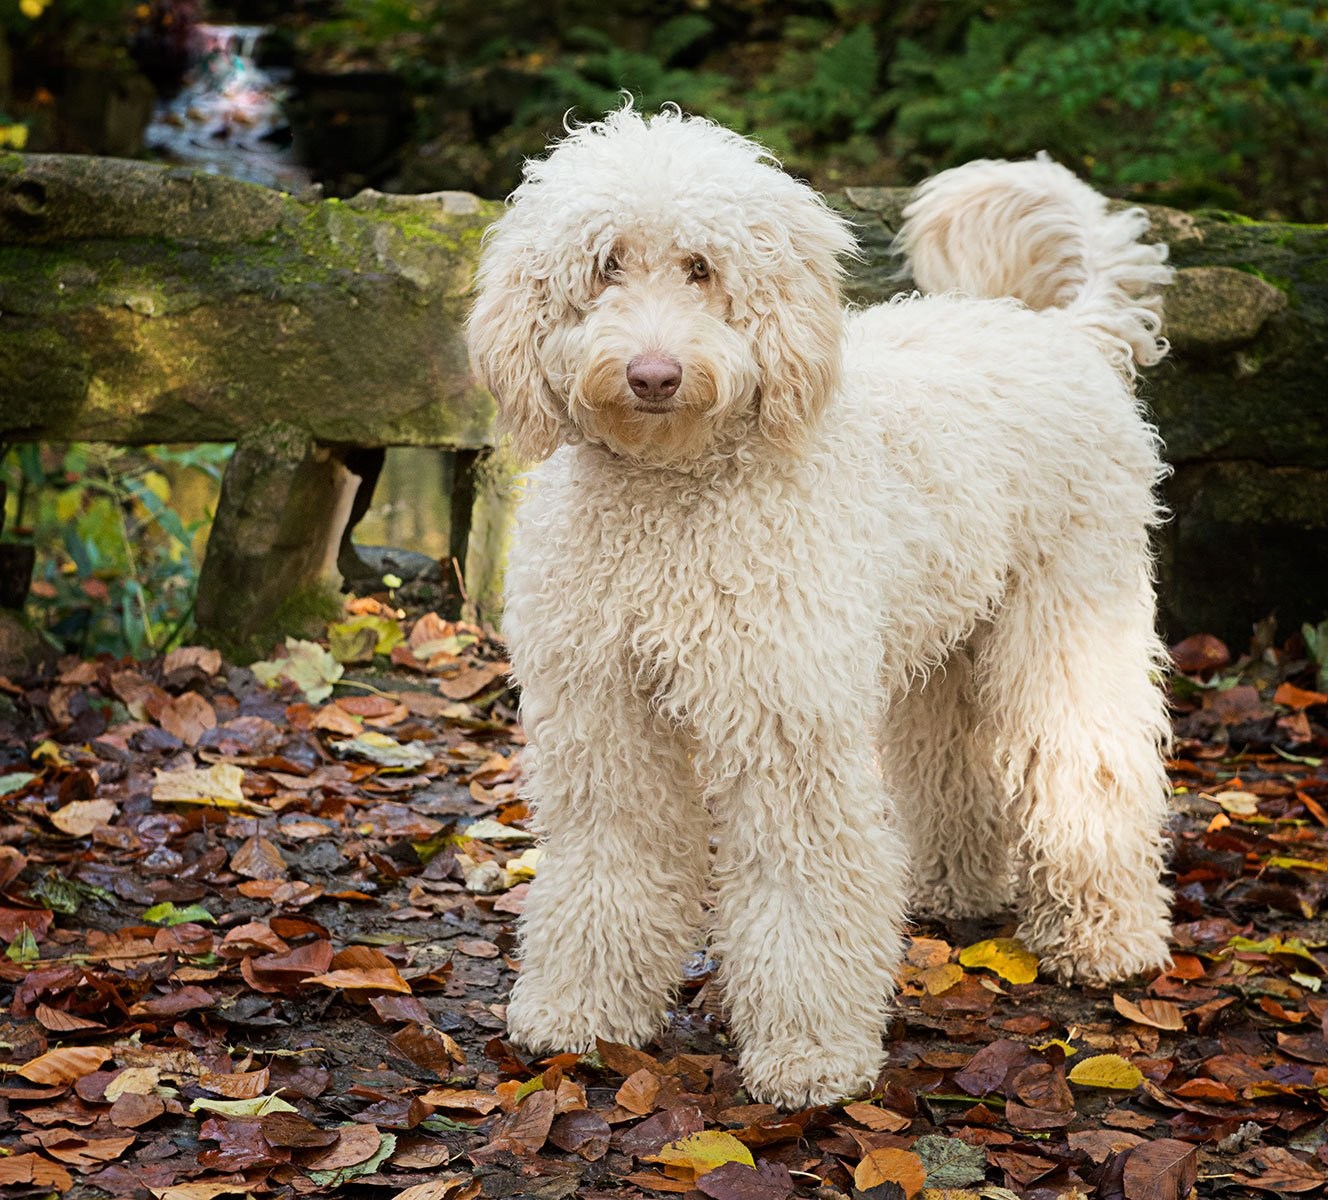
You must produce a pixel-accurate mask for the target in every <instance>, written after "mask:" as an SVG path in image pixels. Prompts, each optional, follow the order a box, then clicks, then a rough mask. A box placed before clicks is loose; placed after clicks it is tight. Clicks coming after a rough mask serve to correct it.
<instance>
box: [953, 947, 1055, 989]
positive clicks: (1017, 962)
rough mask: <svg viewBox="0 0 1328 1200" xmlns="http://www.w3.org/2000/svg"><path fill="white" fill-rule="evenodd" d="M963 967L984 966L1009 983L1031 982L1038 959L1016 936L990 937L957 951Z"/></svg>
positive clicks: (1034, 977) (1034, 975) (1035, 972)
mask: <svg viewBox="0 0 1328 1200" xmlns="http://www.w3.org/2000/svg"><path fill="white" fill-rule="evenodd" d="M959 962H960V965H961V966H965V967H985V968H986V969H987V970H989V971H994V972H995V973H996V974H997V975H999V976H1000V977H1001V978H1002V979H1004V980H1007V981H1008V982H1010V983H1032V982H1033V981H1034V980H1035V979H1036V978H1037V972H1038V960H1037V956H1036V955H1035V954H1033V953H1031V952H1030V951H1029V950H1028V949H1027V948H1026V947H1025V946H1024V944H1023V943H1022V942H1021V941H1019V940H1018V939H1017V938H990V939H988V940H987V941H985V942H975V943H974V944H973V945H972V946H966V947H965V948H964V949H963V950H961V951H960V952H959Z"/></svg>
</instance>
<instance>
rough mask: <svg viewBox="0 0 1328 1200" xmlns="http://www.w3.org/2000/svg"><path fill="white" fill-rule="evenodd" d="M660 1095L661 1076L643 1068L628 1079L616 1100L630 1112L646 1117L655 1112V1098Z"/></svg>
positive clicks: (619, 1090)
mask: <svg viewBox="0 0 1328 1200" xmlns="http://www.w3.org/2000/svg"><path fill="white" fill-rule="evenodd" d="M658 1095H659V1076H658V1075H656V1074H655V1073H654V1071H647V1070H646V1069H645V1068H644V1067H643V1068H642V1069H641V1070H639V1071H634V1072H633V1073H632V1074H631V1075H629V1076H628V1077H627V1079H626V1080H625V1081H624V1083H623V1085H622V1087H620V1088H619V1089H618V1094H617V1096H616V1097H615V1098H616V1099H617V1101H618V1103H619V1104H621V1105H622V1106H623V1108H625V1109H626V1110H627V1111H628V1112H634V1113H636V1115H637V1116H639V1117H646V1116H649V1115H650V1114H651V1113H652V1112H654V1111H655V1097H656V1096H658Z"/></svg>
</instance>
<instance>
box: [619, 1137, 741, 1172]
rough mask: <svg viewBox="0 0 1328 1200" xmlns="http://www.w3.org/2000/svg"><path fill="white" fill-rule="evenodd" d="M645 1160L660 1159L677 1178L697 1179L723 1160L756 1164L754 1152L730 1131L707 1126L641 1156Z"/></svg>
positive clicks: (654, 1160)
mask: <svg viewBox="0 0 1328 1200" xmlns="http://www.w3.org/2000/svg"><path fill="white" fill-rule="evenodd" d="M641 1161H642V1162H653V1163H660V1164H661V1165H662V1166H663V1167H664V1168H665V1169H666V1170H667V1171H668V1173H669V1174H671V1175H674V1176H675V1177H678V1178H684V1179H697V1178H699V1177H700V1176H702V1175H704V1174H705V1173H706V1172H707V1171H713V1170H714V1169H715V1168H716V1167H718V1166H720V1165H722V1164H723V1163H729V1162H736V1163H744V1164H746V1165H747V1166H749V1167H752V1166H755V1165H756V1160H755V1159H753V1158H752V1152H751V1151H750V1150H748V1149H747V1147H746V1146H744V1145H743V1144H742V1143H741V1142H740V1141H738V1139H737V1138H735V1137H734V1136H733V1134H731V1133H726V1132H724V1131H722V1130H716V1129H708V1130H703V1131H702V1132H700V1133H693V1134H691V1135H689V1136H688V1137H685V1138H679V1139H678V1140H677V1141H676V1142H669V1143H668V1144H667V1145H664V1146H661V1147H660V1148H659V1150H658V1151H657V1152H656V1153H654V1154H646V1155H643V1156H642V1159H641Z"/></svg>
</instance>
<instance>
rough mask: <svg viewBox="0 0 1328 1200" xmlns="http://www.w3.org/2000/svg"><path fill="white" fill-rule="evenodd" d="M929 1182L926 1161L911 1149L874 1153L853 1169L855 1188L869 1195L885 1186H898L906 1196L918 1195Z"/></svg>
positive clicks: (890, 1149)
mask: <svg viewBox="0 0 1328 1200" xmlns="http://www.w3.org/2000/svg"><path fill="white" fill-rule="evenodd" d="M926 1182H927V1168H926V1167H925V1166H923V1164H922V1159H920V1158H919V1157H918V1156H917V1155H916V1154H913V1153H911V1152H910V1151H908V1150H896V1149H894V1148H889V1149H885V1150H873V1151H871V1152H870V1153H869V1154H867V1155H866V1156H865V1157H864V1158H863V1160H862V1161H861V1162H860V1163H858V1165H857V1166H856V1167H855V1168H854V1170H853V1186H854V1187H856V1188H857V1189H858V1190H859V1191H862V1192H865V1191H868V1190H869V1189H871V1188H874V1187H879V1186H880V1185H881V1184H883V1183H897V1184H899V1186H900V1187H902V1188H903V1189H904V1195H905V1196H908V1197H910V1200H911V1197H913V1196H916V1195H917V1194H918V1193H919V1192H920V1191H922V1188H923V1186H924V1185H925V1184H926Z"/></svg>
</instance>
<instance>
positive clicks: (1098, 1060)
mask: <svg viewBox="0 0 1328 1200" xmlns="http://www.w3.org/2000/svg"><path fill="white" fill-rule="evenodd" d="M1068 1078H1069V1080H1070V1082H1071V1083H1077V1084H1079V1085H1081V1086H1082V1087H1096V1088H1116V1089H1118V1090H1120V1091H1123V1092H1129V1091H1133V1090H1134V1089H1135V1088H1137V1087H1138V1086H1139V1085H1140V1084H1141V1083H1143V1081H1144V1073H1143V1072H1142V1071H1141V1070H1139V1068H1138V1067H1136V1066H1134V1064H1132V1063H1128V1062H1126V1061H1125V1060H1124V1059H1123V1058H1121V1056H1120V1055H1119V1054H1095V1055H1093V1057H1092V1058H1086V1059H1084V1061H1083V1062H1081V1063H1079V1064H1078V1065H1077V1066H1076V1067H1075V1068H1074V1069H1073V1070H1071V1072H1070V1074H1069V1076H1068Z"/></svg>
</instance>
